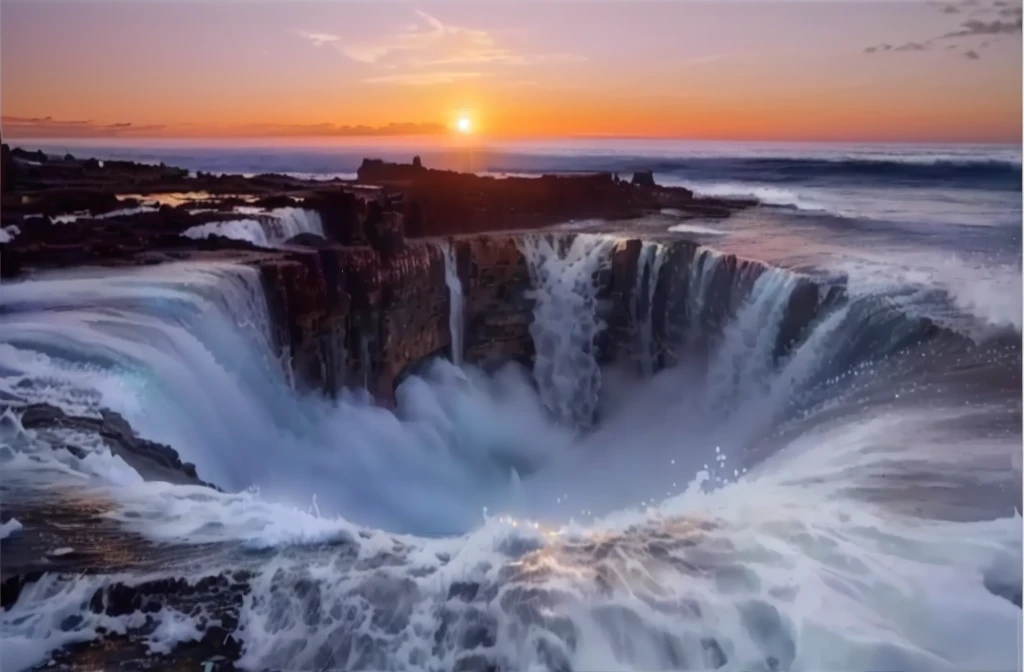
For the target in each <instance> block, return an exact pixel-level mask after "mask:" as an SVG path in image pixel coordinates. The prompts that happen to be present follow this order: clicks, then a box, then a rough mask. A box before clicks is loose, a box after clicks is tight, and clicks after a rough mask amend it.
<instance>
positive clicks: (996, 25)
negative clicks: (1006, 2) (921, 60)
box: [942, 16, 1021, 39]
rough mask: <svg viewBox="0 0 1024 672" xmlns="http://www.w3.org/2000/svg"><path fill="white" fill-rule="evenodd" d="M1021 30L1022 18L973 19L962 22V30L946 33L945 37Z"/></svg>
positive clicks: (1009, 33) (1017, 31)
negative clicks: (1014, 19)
mask: <svg viewBox="0 0 1024 672" xmlns="http://www.w3.org/2000/svg"><path fill="white" fill-rule="evenodd" d="M1019 32H1021V18H1020V17H1019V16H1018V17H1017V20H1016V21H1000V20H995V21H979V20H977V19H971V20H970V21H964V22H963V23H962V24H960V30H957V31H954V32H952V33H946V34H945V35H943V36H942V38H943V39H947V38H951V37H975V36H978V35H1013V34H1014V33H1019Z"/></svg>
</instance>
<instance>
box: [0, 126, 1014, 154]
mask: <svg viewBox="0 0 1024 672" xmlns="http://www.w3.org/2000/svg"><path fill="white" fill-rule="evenodd" d="M0 130H2V129H0ZM444 139H447V140H448V142H444V141H443V140H444ZM318 140H319V141H324V143H325V144H334V145H343V144H367V143H372V142H374V141H377V142H380V141H385V142H386V144H397V143H400V142H402V141H403V140H404V141H416V140H419V141H423V140H426V141H429V142H430V144H434V145H448V146H449V147H451V148H452V149H465V150H472V149H484V150H485V149H487V144H488V143H489V142H498V143H515V142H537V141H616V140H627V141H628V140H645V141H658V140H662V141H673V142H693V143H737V144H743V143H764V144H818V145H825V144H841V145H975V146H979V145H986V146H1000V147H1006V146H1010V147H1014V146H1015V147H1017V148H1018V149H1022V151H1024V146H1022V138H1020V137H1018V138H1012V139H1007V140H964V139H955V140H915V139H904V140H891V139H873V140H865V139H849V138H847V139H834V138H833V139H809V138H792V139H777V138H775V139H769V138H728V137H720V138H707V137H688V136H682V135H640V134H637V135H626V134H580V135H532V136H531V135H507V136H500V135H491V136H477V137H475V138H474V137H466V136H461V135H456V134H439V133H426V134H409V135H395V134H381V135H352V136H339V135H216V136H214V135H196V136H186V135H181V136H178V135H173V136H168V135H155V136H130V137H127V136H123V135H121V136H117V135H113V136H88V137H82V136H68V137H62V136H48V137H47V136H31V135H30V136H15V137H10V136H8V135H7V134H4V137H3V143H4V144H6V145H8V146H10V147H12V148H13V147H14V146H15V143H29V144H31V143H40V142H41V143H47V144H53V143H62V142H67V143H69V145H68V146H73V145H76V144H78V145H83V144H88V143H92V142H113V143H116V144H141V143H146V142H155V143H174V142H197V143H210V142H211V141H214V142H245V141H263V142H266V141H275V144H286V143H287V142H289V141H298V142H305V143H308V142H310V141H318ZM439 140H442V141H441V142H439ZM474 140H476V141H474Z"/></svg>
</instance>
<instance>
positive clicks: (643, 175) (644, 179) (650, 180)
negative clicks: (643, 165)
mask: <svg viewBox="0 0 1024 672" xmlns="http://www.w3.org/2000/svg"><path fill="white" fill-rule="evenodd" d="M632 183H633V184H635V185H636V186H638V187H651V188H654V187H657V186H658V185H657V184H655V182H654V172H653V171H650V170H641V171H637V172H635V173H633V182H632Z"/></svg>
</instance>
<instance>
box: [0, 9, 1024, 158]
mask: <svg viewBox="0 0 1024 672" xmlns="http://www.w3.org/2000/svg"><path fill="white" fill-rule="evenodd" d="M0 112H2V119H0V125H2V131H3V136H4V138H5V139H19V138H83V137H85V138H90V137H95V138H108V137H118V138H126V137H134V138H141V137H166V138H174V137H181V138H185V137H188V138H196V137H205V138H215V137H216V138H232V137H238V138H242V137H256V136H260V137H271V138H272V137H281V138H286V139H287V138H291V139H294V138H300V137H306V136H309V137H321V136H334V137H340V138H351V137H353V136H368V135H369V136H378V135H388V136H409V135H417V136H418V135H434V136H437V137H448V136H453V135H459V134H460V133H459V131H458V128H457V127H458V120H459V119H465V120H466V121H464V122H463V124H464V125H467V126H469V130H470V133H468V134H462V135H465V136H466V137H475V138H481V139H482V138H512V139H515V138H565V137H593V136H604V137H655V138H662V137H665V138H687V139H723V140H783V141H800V140H807V141H830V142H837V141H855V142H866V141H881V142H900V141H906V142H1017V143H1019V142H1020V140H1021V5H1020V3H1019V2H1017V1H1016V0H966V1H963V0H961V1H959V2H946V3H940V2H916V1H911V0H901V1H898V2H870V1H868V0H846V1H843V0H817V1H812V0H805V1H802V2H778V1H775V0H749V1H745V2H741V1H738V0H713V1H705V2H701V1H698V0H659V1H647V0H602V1H586V0H545V1H543V2H542V1H539V0H536V1H531V0H477V1H474V2H468V1H463V2H419V3H408V2H391V1H387V0H374V1H373V2H370V1H366V2H349V1H343V0H330V1H326V0H321V1H305V2H304V1H295V0H276V1H272V2H266V1H252V2H241V1H237V0H207V1H202V2H200V1H196V0H177V1H175V2H165V1H162V0H105V1H102V2H98V1H96V0H3V1H2V3H0Z"/></svg>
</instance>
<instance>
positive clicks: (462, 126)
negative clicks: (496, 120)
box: [455, 115, 473, 133]
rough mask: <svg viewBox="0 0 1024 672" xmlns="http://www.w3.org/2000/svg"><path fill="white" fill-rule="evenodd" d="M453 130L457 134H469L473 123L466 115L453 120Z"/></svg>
mask: <svg viewBox="0 0 1024 672" xmlns="http://www.w3.org/2000/svg"><path fill="white" fill-rule="evenodd" d="M455 130H457V131H458V132H459V133H470V132H471V131H472V130H473V122H472V121H471V120H470V118H469V117H467V116H466V115H462V116H461V117H459V118H458V119H456V120H455Z"/></svg>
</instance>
